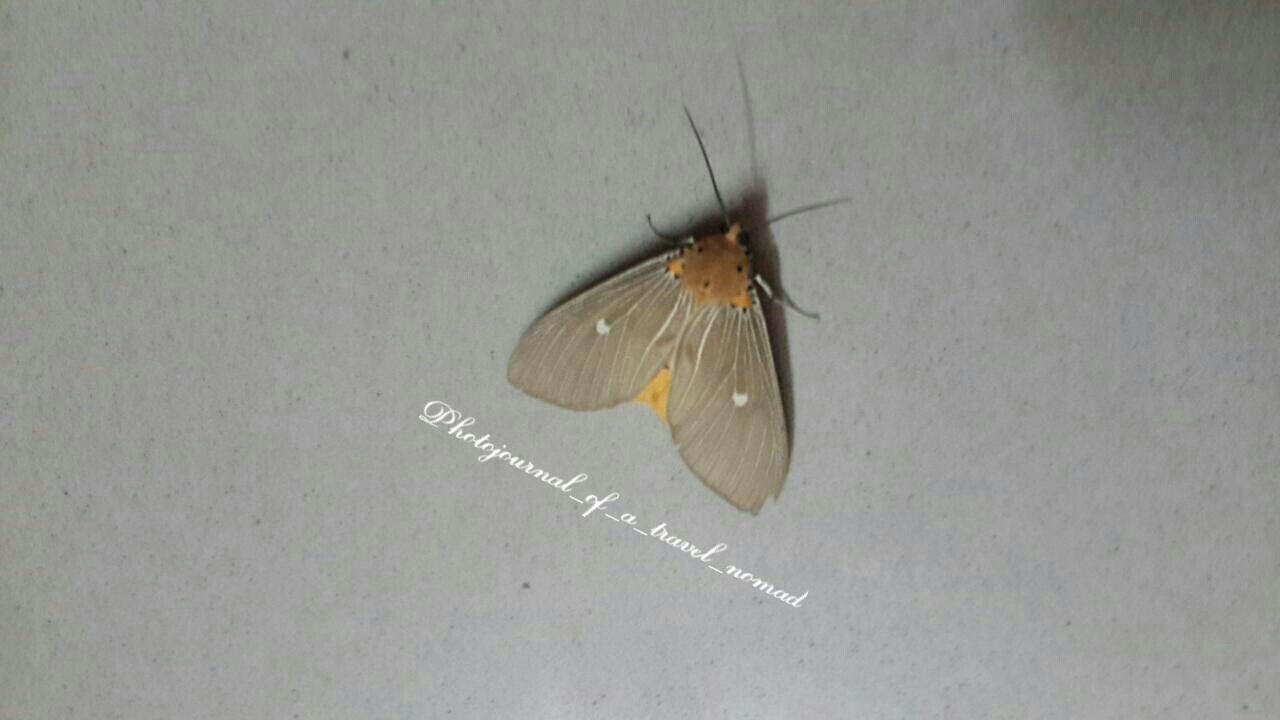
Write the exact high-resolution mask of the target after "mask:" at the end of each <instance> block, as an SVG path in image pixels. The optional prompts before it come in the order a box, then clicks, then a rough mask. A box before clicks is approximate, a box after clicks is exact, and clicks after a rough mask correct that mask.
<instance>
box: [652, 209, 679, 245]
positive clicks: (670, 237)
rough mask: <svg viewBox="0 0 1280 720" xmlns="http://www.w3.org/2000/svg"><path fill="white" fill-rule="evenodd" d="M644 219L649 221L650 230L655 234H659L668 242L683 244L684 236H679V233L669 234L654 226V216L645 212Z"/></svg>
mask: <svg viewBox="0 0 1280 720" xmlns="http://www.w3.org/2000/svg"><path fill="white" fill-rule="evenodd" d="M644 221H645V222H647V223H649V232H652V233H653V234H654V235H656V236H658V237H660V238H662V239H663V240H666V241H667V242H669V243H673V244H676V245H679V244H681V240H683V238H681V237H679V236H677V235H668V234H667V233H664V232H662V231H661V230H659V229H658V228H656V227H654V226H653V218H652V217H650V215H649V213H645V214H644Z"/></svg>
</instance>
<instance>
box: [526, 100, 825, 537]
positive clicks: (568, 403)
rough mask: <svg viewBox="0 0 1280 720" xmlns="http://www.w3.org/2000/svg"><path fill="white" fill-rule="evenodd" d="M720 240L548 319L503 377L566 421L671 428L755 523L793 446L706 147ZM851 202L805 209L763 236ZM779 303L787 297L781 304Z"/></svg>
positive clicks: (708, 480)
mask: <svg viewBox="0 0 1280 720" xmlns="http://www.w3.org/2000/svg"><path fill="white" fill-rule="evenodd" d="M685 116H686V117H687V118H688V120H689V126H690V127H691V128H692V129H693V133H694V137H695V138H696V139H697V141H698V147H699V149H700V150H701V151H702V157H703V160H704V161H705V162H706V166H707V172H708V174H709V175H710V176H711V185H712V189H713V190H714V191H715V195H716V200H717V202H719V204H720V211H721V215H722V217H723V219H724V224H723V226H722V227H721V232H719V233H716V234H710V235H704V236H700V237H692V238H684V239H677V238H672V237H669V236H666V235H664V234H663V233H660V232H658V231H657V230H656V229H654V228H653V224H652V222H650V229H652V230H653V232H654V234H655V235H658V236H659V237H661V238H663V239H665V240H668V241H671V242H673V247H672V248H671V249H670V250H668V251H666V252H663V253H661V254H659V255H657V256H655V257H652V258H649V259H648V260H644V261H642V262H640V263H639V264H637V265H635V266H633V267H631V268H630V269H627V270H624V271H622V272H621V273H619V274H617V275H615V276H613V277H612V278H609V279H607V280H605V281H604V282H601V283H600V284H598V285H596V286H594V287H592V288H590V289H588V290H586V291H585V292H583V293H581V294H579V295H577V296H576V297H573V298H571V299H569V300H568V301H566V302H564V303H563V304H561V305H560V306H558V307H556V308H554V309H552V310H551V311H550V312H548V313H547V314H546V315H544V316H543V317H542V318H541V319H539V320H538V321H537V322H536V323H534V325H533V326H532V327H531V328H529V330H528V331H527V332H525V334H524V335H523V336H522V337H521V338H520V342H519V343H518V345H517V346H516V349H515V352H514V353H512V355H511V362H510V364H509V366H508V369H507V378H508V380H509V381H510V382H511V384H512V385H514V386H515V387H516V388H518V389H520V390H522V391H524V392H525V393H527V394H529V395H532V396H533V397H536V398H539V399H542V400H545V401H547V402H550V403H553V404H555V405H558V406H560V407H564V408H568V409H571V410H600V409H604V408H610V407H614V406H617V405H620V404H622V403H625V402H632V401H634V402H638V403H641V404H644V405H648V406H649V407H650V408H652V409H653V411H654V412H655V413H656V414H657V416H658V418H659V419H661V420H662V422H664V423H665V424H667V425H668V426H669V427H670V428H671V438H672V440H673V441H674V442H675V444H676V447H677V448H678V449H679V452H680V456H681V458H683V459H684V462H685V464H686V465H688V467H689V469H690V470H692V471H693V473H694V474H695V475H697V476H698V477H699V478H700V479H701V480H702V481H703V482H704V483H705V484H706V485H707V486H708V487H710V488H711V489H712V490H714V491H715V492H716V493H718V494H719V495H721V496H722V497H723V498H724V499H725V500H728V501H729V502H730V503H732V504H733V505H734V506H735V507H737V508H738V509H740V510H746V511H749V512H751V513H753V514H754V513H759V511H760V509H761V507H763V505H764V502H765V499H766V498H768V497H769V496H774V497H775V498H776V497H777V495H778V493H779V492H780V491H781V489H782V484H783V482H784V480H785V479H786V476H787V468H788V465H789V460H790V445H789V441H788V434H787V423H786V417H785V414H784V412H783V406H782V394H781V391H780V389H779V385H778V372H777V369H776V368H775V366H774V361H773V349H772V347H771V345H770V343H769V331H768V328H767V326H766V324H765V316H764V313H763V312H762V311H761V307H760V296H759V294H758V293H757V288H759V289H760V290H763V291H764V293H765V294H766V296H767V297H769V298H771V299H772V298H774V293H773V291H772V290H771V289H770V287H769V285H768V284H766V283H765V281H764V279H763V278H761V277H760V276H759V275H758V274H757V273H756V272H755V271H754V267H753V264H752V260H751V246H750V240H751V231H750V230H748V229H745V228H743V226H742V225H741V224H740V223H737V222H730V221H729V217H728V213H727V211H726V210H725V205H724V200H723V199H722V198H721V196H720V189H719V187H718V186H717V185H716V180H715V173H714V172H713V171H712V170H711V161H710V159H709V158H708V156H707V151H706V146H705V145H704V144H703V142H702V137H701V135H700V134H699V133H698V128H697V126H696V125H695V124H694V122H693V117H692V115H690V114H689V110H688V108H685ZM847 200H848V199H847V198H842V199H840V200H835V201H828V202H825V203H818V204H816V205H810V206H806V207H803V208H799V209H797V210H793V211H791V212H788V213H783V214H782V215H779V216H778V217H775V218H772V219H770V220H768V221H766V223H765V225H768V223H770V222H773V221H775V220H778V219H781V218H782V217H786V216H790V215H793V214H796V213H799V212H804V211H807V210H811V209H816V208H818V207H825V206H827V205H831V204H835V203H838V202H847ZM778 297H779V298H781V299H782V300H783V301H785V297H784V296H782V295H779V296H778Z"/></svg>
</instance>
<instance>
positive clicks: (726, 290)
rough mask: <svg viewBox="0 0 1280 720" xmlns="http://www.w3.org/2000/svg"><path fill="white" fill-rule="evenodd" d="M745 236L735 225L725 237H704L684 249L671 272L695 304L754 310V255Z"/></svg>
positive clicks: (670, 268) (669, 268)
mask: <svg viewBox="0 0 1280 720" xmlns="http://www.w3.org/2000/svg"><path fill="white" fill-rule="evenodd" d="M742 236H743V232H742V226H741V225H739V224H738V223H734V224H733V225H732V226H731V227H730V228H729V231H728V232H726V233H724V234H723V235H705V236H703V237H700V238H698V239H697V240H694V241H693V243H692V244H691V245H689V246H687V247H685V248H683V249H681V250H680V254H679V255H678V256H677V257H676V258H675V259H674V260H672V261H671V262H669V263H667V270H668V271H669V272H670V273H671V274H672V275H673V276H674V277H676V278H679V279H680V281H681V282H682V283H683V284H684V287H685V289H686V290H688V291H689V293H690V294H692V295H693V301H694V302H695V303H697V304H699V305H722V306H727V305H731V306H733V307H736V308H739V309H742V310H746V309H747V308H749V307H751V254H750V252H749V251H748V250H747V248H746V246H745V245H744V244H743V242H742V239H743V237H742Z"/></svg>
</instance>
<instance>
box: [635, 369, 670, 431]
mask: <svg viewBox="0 0 1280 720" xmlns="http://www.w3.org/2000/svg"><path fill="white" fill-rule="evenodd" d="M669 397H671V370H669V369H667V368H662V370H661V371H659V372H658V374H657V375H654V376H653V379H652V380H650V381H649V384H648V385H647V386H645V389H643V390H641V391H640V394H639V395H637V396H636V399H635V401H634V402H638V403H640V404H641V405H648V406H649V409H650V410H653V412H654V414H655V415H657V416H658V419H659V420H661V421H662V424H663V425H670V424H671V423H670V422H668V421H667V398H669Z"/></svg>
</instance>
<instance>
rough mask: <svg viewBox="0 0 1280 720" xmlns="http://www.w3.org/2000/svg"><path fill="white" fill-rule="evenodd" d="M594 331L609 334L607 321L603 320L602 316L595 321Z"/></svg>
mask: <svg viewBox="0 0 1280 720" xmlns="http://www.w3.org/2000/svg"><path fill="white" fill-rule="evenodd" d="M596 332H597V333H599V334H601V335H608V334H609V323H607V322H605V321H604V318H600V319H599V320H597V321H596Z"/></svg>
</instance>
